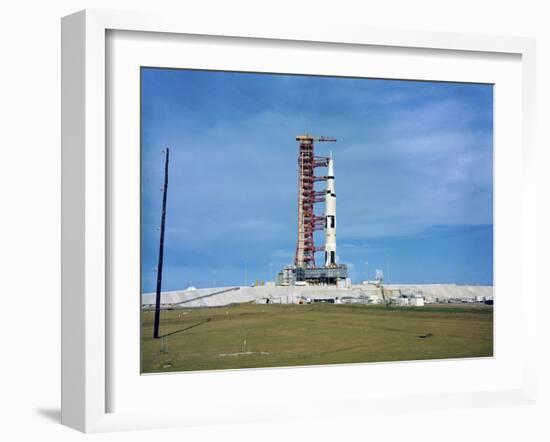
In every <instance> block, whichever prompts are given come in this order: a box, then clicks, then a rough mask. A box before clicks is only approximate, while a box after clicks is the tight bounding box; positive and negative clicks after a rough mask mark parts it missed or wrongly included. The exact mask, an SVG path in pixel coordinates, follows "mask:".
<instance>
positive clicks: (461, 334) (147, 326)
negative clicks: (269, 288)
mask: <svg viewBox="0 0 550 442" xmlns="http://www.w3.org/2000/svg"><path fill="white" fill-rule="evenodd" d="M153 318H154V313H153V312H152V311H143V312H142V336H141V343H142V347H141V348H142V372H143V373H158V372H168V371H188V370H217V369H234V368H251V367H282V366H298V365H318V364H340V363H354V362H380V361H404V360H418V359H443V358H463V357H481V356H492V354H493V308H492V306H485V305H467V304H459V305H452V304H449V305H440V306H425V307H416V308H410V307H406V308H403V307H393V308H389V307H384V306H372V305H371V306H365V305H333V304H315V305H296V304H288V305H274V304H271V305H259V304H240V305H232V306H228V307H216V308H194V309H181V310H164V311H162V312H161V335H163V336H164V337H163V338H162V339H153V338H152V335H153ZM245 341H246V343H245Z"/></svg>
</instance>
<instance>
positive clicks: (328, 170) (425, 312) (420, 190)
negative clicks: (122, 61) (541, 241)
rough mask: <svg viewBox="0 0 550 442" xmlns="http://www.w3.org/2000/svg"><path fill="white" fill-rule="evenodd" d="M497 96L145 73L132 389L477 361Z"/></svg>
mask: <svg viewBox="0 0 550 442" xmlns="http://www.w3.org/2000/svg"><path fill="white" fill-rule="evenodd" d="M493 86H494V85H493V84H489V83H487V84H484V83H461V82H444V81H426V80H422V81H418V80H408V79H386V78H384V79H382V78H367V77H340V76H338V77H337V76H326V75H311V74H308V75H305V74H296V73H264V72H233V71H221V70H220V71H217V70H198V69H175V68H162V67H156V66H151V67H146V66H142V67H141V68H140V164H141V166H140V167H141V172H140V193H141V197H140V198H141V201H140V203H141V207H140V229H141V230H140V236H141V237H140V241H141V242H140V253H141V257H140V265H141V292H140V294H139V298H140V303H139V308H140V319H141V321H140V322H141V323H140V330H139V336H136V339H140V344H141V347H140V348H141V373H142V374H154V373H166V372H189V371H201V370H227V369H251V368H275V367H304V366H319V365H326V364H365V363H380V362H394V363H395V362H403V361H418V360H434V361H436V360H445V359H451V358H491V357H493V344H494V333H493V316H494V315H493V311H494V308H495V297H494V291H493V216H494V215H493V190H494V189H493V144H494V143H493V137H494V134H493V106H494V100H493V94H494V90H493ZM136 308H137V307H136Z"/></svg>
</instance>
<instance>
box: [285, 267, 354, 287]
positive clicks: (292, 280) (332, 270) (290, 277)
mask: <svg viewBox="0 0 550 442" xmlns="http://www.w3.org/2000/svg"><path fill="white" fill-rule="evenodd" d="M347 277H348V268H347V266H346V265H345V264H337V265H334V266H333V267H296V266H290V265H289V266H286V267H285V268H284V269H282V270H281V271H280V272H279V274H278V275H277V285H282V286H288V285H301V284H307V285H338V283H339V281H342V282H346V280H347Z"/></svg>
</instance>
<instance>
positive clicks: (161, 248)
mask: <svg viewBox="0 0 550 442" xmlns="http://www.w3.org/2000/svg"><path fill="white" fill-rule="evenodd" d="M169 161H170V149H168V148H166V160H165V162H164V188H163V189H162V191H163V194H162V215H161V220H160V242H159V264H158V267H157V296H156V300H155V326H154V332H153V337H154V338H155V339H158V338H160V335H159V326H160V292H161V288H162V263H163V261H164V225H165V222H166V194H167V193H168V162H169Z"/></svg>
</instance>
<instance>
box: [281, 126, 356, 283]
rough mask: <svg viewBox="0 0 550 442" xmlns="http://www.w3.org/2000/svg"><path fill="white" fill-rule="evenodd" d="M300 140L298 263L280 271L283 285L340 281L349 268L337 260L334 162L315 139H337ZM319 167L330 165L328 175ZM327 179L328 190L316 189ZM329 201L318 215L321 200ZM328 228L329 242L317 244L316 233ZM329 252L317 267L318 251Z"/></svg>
mask: <svg viewBox="0 0 550 442" xmlns="http://www.w3.org/2000/svg"><path fill="white" fill-rule="evenodd" d="M296 141H298V238H297V241H296V253H295V255H294V265H289V266H286V267H285V268H284V269H283V270H282V271H281V272H280V273H279V284H282V285H293V284H295V283H296V282H300V281H303V282H306V283H308V284H337V283H338V281H340V280H345V279H346V277H347V267H346V266H345V265H344V264H337V263H336V193H335V186H334V164H333V159H332V153H331V154H330V156H328V157H326V156H317V155H315V142H336V139H335V138H330V137H314V136H312V135H309V134H305V135H299V136H297V137H296ZM318 168H327V172H326V174H325V175H316V174H315V170H316V169H318ZM320 181H325V182H326V189H324V190H316V189H315V183H316V182H320ZM322 202H324V203H325V213H324V214H323V215H317V214H315V211H314V207H315V204H317V203H322ZM318 230H324V231H325V244H324V245H323V246H316V245H315V241H314V233H315V231H318ZM323 251H324V252H325V256H324V258H325V259H324V265H323V266H319V267H318V266H317V265H316V263H315V253H316V252H323Z"/></svg>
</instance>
